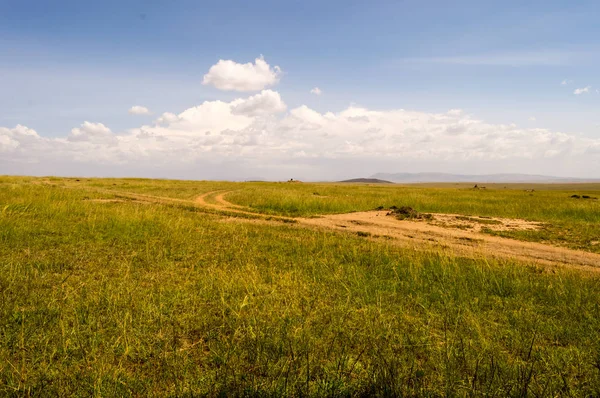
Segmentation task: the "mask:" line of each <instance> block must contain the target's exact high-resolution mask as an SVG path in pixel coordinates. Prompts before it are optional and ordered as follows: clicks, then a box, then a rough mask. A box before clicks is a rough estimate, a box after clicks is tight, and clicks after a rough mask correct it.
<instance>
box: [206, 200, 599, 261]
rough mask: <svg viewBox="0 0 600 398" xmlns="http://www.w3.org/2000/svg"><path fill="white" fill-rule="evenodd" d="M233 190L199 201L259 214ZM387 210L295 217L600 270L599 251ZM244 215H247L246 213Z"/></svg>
mask: <svg viewBox="0 0 600 398" xmlns="http://www.w3.org/2000/svg"><path fill="white" fill-rule="evenodd" d="M227 193H229V192H209V193H206V194H204V195H202V196H200V197H198V198H197V199H196V203H197V204H199V205H201V206H206V207H210V208H213V209H216V210H226V211H228V212H234V213H241V214H253V215H257V214H258V213H256V212H253V211H252V210H251V209H249V208H245V207H243V206H238V205H234V204H232V203H230V202H228V201H227V200H226V199H225V195H226V194H227ZM208 197H213V198H214V202H213V203H209V202H207V198H208ZM386 214H387V211H368V212H356V213H348V214H335V215H326V216H322V217H319V218H295V219H294V220H296V221H297V224H299V225H302V226H312V227H317V228H324V229H333V230H338V231H346V232H352V233H356V234H359V235H362V236H365V237H371V238H379V237H381V238H386V239H387V240H388V241H389V242H394V243H397V244H399V245H402V246H406V247H413V248H416V249H425V250H431V249H434V250H435V249H437V250H443V251H451V252H453V253H456V254H459V255H463V256H468V257H495V258H512V259H517V260H521V261H524V262H528V263H534V264H540V265H568V266H571V267H576V268H579V267H583V268H585V269H588V270H594V271H600V255H599V254H594V253H589V252H584V251H579V250H572V249H568V248H563V247H556V246H551V245H547V244H541V243H534V242H523V241H519V240H514V239H507V238H501V237H496V236H491V235H487V234H484V233H481V232H478V231H479V230H477V229H475V230H470V231H467V230H462V229H456V228H451V227H444V226H441V225H435V224H434V223H428V222H426V221H400V220H397V219H395V218H394V217H389V216H386ZM438 216H439V217H437V218H438V219H444V218H448V217H449V216H454V215H438ZM239 220H240V221H244V219H243V218H240V219H239ZM519 223H521V224H522V220H514V224H519Z"/></svg>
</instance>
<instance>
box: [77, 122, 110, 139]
mask: <svg viewBox="0 0 600 398" xmlns="http://www.w3.org/2000/svg"><path fill="white" fill-rule="evenodd" d="M112 137H113V133H112V132H111V131H110V129H109V128H108V127H106V126H105V125H103V124H102V123H90V122H83V124H82V125H81V126H80V127H76V128H74V129H72V130H71V134H69V136H68V137H67V140H69V141H90V142H91V141H104V140H105V139H107V138H112Z"/></svg>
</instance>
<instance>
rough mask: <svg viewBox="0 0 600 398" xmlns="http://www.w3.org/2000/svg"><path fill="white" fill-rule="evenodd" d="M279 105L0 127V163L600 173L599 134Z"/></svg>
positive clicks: (259, 99)
mask: <svg viewBox="0 0 600 398" xmlns="http://www.w3.org/2000/svg"><path fill="white" fill-rule="evenodd" d="M285 110H286V105H285V103H284V102H283V100H282V99H281V96H280V95H279V93H277V92H275V91H271V90H264V91H262V92H260V93H258V94H256V95H253V96H250V97H248V98H240V99H235V100H233V101H230V102H224V101H206V102H204V103H202V104H200V105H198V106H195V107H192V108H189V109H186V110H184V111H183V112H181V113H179V114H173V113H164V114H163V115H162V116H161V117H160V118H158V119H157V120H156V121H155V122H154V123H152V124H149V125H143V126H141V127H139V128H135V129H131V130H128V131H124V132H119V133H118V134H115V133H113V132H112V131H111V130H110V129H109V128H108V127H106V126H105V125H103V124H101V123H90V122H85V123H83V124H82V125H81V126H80V127H77V128H74V129H73V130H72V131H71V133H70V134H68V135H66V136H63V137H59V138H45V137H42V136H39V135H38V134H37V133H36V132H35V131H33V130H31V129H28V128H26V127H24V126H16V127H15V128H13V129H8V128H0V152H1V153H2V156H0V159H1V160H0V166H2V165H3V164H6V163H3V162H6V161H11V162H19V163H21V164H25V163H38V164H40V165H44V168H43V170H44V172H45V173H46V174H48V173H52V171H51V170H50V167H55V165H56V164H58V163H61V162H62V163H63V164H64V163H65V162H66V163H67V166H68V167H67V166H65V167H67V170H73V168H74V167H76V170H83V169H82V168H81V167H82V165H86V167H90V168H93V167H96V168H95V169H93V170H96V171H95V172H94V173H95V174H96V175H98V174H99V175H102V174H104V175H106V173H107V172H106V170H108V169H109V167H118V170H119V171H120V172H121V173H123V174H127V173H126V171H127V170H130V171H131V170H139V169H143V168H144V167H145V169H143V170H150V169H151V170H158V171H157V172H156V173H163V174H159V175H164V176H167V177H168V176H171V177H173V174H169V173H174V171H173V170H188V171H189V174H187V175H186V176H190V177H193V178H219V176H221V174H215V173H219V170H220V168H219V167H216V166H214V164H223V163H229V164H231V165H232V166H230V170H233V171H231V174H228V175H226V176H224V177H221V178H233V177H234V176H236V175H237V176H239V175H240V174H243V173H244V172H246V171H248V170H259V171H258V172H257V171H254V172H253V173H254V174H255V175H259V174H257V173H260V174H262V173H264V174H263V175H266V176H267V177H269V178H285V177H288V176H289V174H288V173H289V170H290V169H292V170H304V172H305V173H306V174H305V175H309V176H312V178H314V179H327V178H331V176H332V175H334V174H335V173H340V172H341V171H340V170H342V171H343V172H348V171H347V170H350V168H351V167H355V168H357V172H358V173H365V172H366V171H365V167H367V166H368V165H382V164H387V165H391V166H390V167H399V166H398V164H401V162H407V164H410V165H411V166H410V167H414V168H415V169H418V167H419V165H426V164H435V165H438V170H448V168H449V167H450V166H456V167H459V166H460V165H470V166H464V167H465V168H467V169H468V170H471V169H472V167H475V168H476V169H477V170H478V171H482V170H483V169H484V167H486V165H490V164H495V165H500V166H496V167H500V168H499V169H496V170H495V171H496V172H503V171H506V168H507V167H508V165H510V167H513V166H514V167H520V168H521V169H520V172H528V171H530V170H527V169H525V168H524V165H535V167H544V169H543V172H544V173H546V174H553V173H554V174H564V173H579V172H588V173H589V172H590V170H599V169H600V156H599V155H600V154H599V148H600V139H592V138H586V137H582V136H579V135H572V134H565V133H561V132H553V131H549V130H546V129H539V128H529V129H525V128H519V127H517V126H516V125H514V124H490V123H486V122H484V121H482V120H478V119H476V118H473V117H472V116H470V115H466V114H464V113H463V112H462V111H460V110H456V109H454V110H450V111H448V112H445V113H428V112H418V111H408V110H403V109H396V110H386V111H378V110H370V109H367V108H363V107H359V106H350V107H348V108H346V109H344V110H342V111H340V112H337V113H332V112H327V113H321V112H318V111H316V110H313V109H311V108H309V107H307V106H305V105H303V106H300V107H297V108H294V109H291V110H289V111H288V112H287V113H284V114H281V113H282V112H285ZM386 162H387V163H386ZM199 164H202V165H203V166H197V165H199ZM572 164H573V165H577V164H579V165H581V168H580V169H577V168H576V166H572V167H571V166H570V165H572ZM211 165H213V166H211ZM357 165H362V166H360V167H359V166H357ZM365 165H367V166H365ZM4 167H6V166H4ZM40 167H42V166H40ZM407 167H408V166H407ZM569 167H571V168H569ZM8 170H11V168H10V167H9V168H8ZM12 170H14V168H13V169H12ZM261 170H262V171H261ZM578 170H580V171H578ZM581 170H583V171H581ZM0 171H2V170H1V169H0ZM374 171H382V170H374ZM383 171H387V170H383ZM394 171H395V170H394ZM487 171H491V170H487ZM12 172H15V171H12ZM65 173H68V171H67V172H65ZM194 173H195V174H194ZM198 173H204V174H198ZM236 173H237V174H236ZM130 175H131V174H130ZM142 175H144V174H142ZM146 175H148V174H146ZM153 175H156V174H153ZM295 175H297V174H295ZM177 176H179V174H178V175H177Z"/></svg>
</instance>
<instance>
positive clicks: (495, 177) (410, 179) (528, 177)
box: [371, 173, 600, 183]
mask: <svg viewBox="0 0 600 398" xmlns="http://www.w3.org/2000/svg"><path fill="white" fill-rule="evenodd" d="M371 178H373V179H383V180H388V181H392V182H396V183H417V182H474V183H483V182H489V183H494V182H496V183H509V182H512V183H517V182H521V183H523V182H525V183H559V182H562V183H567V182H600V179H585V178H568V177H553V176H543V175H533V174H482V175H470V174H448V173H377V174H374V175H373V176H371Z"/></svg>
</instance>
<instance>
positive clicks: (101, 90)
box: [0, 0, 600, 172]
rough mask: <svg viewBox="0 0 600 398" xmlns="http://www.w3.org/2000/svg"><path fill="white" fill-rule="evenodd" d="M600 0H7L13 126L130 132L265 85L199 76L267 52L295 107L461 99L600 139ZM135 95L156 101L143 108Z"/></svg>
mask: <svg viewBox="0 0 600 398" xmlns="http://www.w3.org/2000/svg"><path fill="white" fill-rule="evenodd" d="M599 11H600V3H599V2H597V1H578V2H565V1H528V2H522V1H503V2H498V1H455V2H447V1H420V2H416V1H403V2H400V1H373V2H364V1H361V2H359V1H301V2H300V1H297V2H296V1H295V2H292V1H255V2H247V1H239V2H237V1H231V2H227V3H225V2H198V1H173V2H164V1H128V2H121V1H119V2H117V1H103V2H82V1H60V2H39V1H23V0H21V1H13V0H2V1H0V89H1V91H2V93H3V95H1V96H0V127H4V128H14V127H15V126H16V125H17V124H19V125H23V126H27V127H28V128H30V129H33V130H35V131H36V132H37V134H39V135H40V136H41V137H49V138H60V137H66V136H67V135H68V134H69V132H70V131H71V129H73V128H75V127H77V126H80V125H81V124H82V123H84V122H85V121H89V122H94V123H102V124H103V125H105V126H107V127H108V128H109V129H110V130H111V132H112V133H114V134H117V135H119V134H122V133H123V132H125V131H127V130H128V129H135V128H139V127H140V126H141V125H145V124H152V121H153V120H154V119H156V116H157V115H160V114H161V113H162V112H172V113H175V114H179V113H180V112H183V111H184V110H186V109H188V108H191V107H194V106H198V105H199V104H202V103H203V102H204V101H214V100H222V101H231V100H233V99H235V98H240V97H246V96H248V95H252V93H249V94H246V93H239V92H231V91H222V90H219V89H217V88H215V87H212V86H209V85H202V84H201V83H202V79H203V76H204V75H205V74H206V73H207V71H208V70H209V68H210V67H211V66H212V65H214V64H216V63H217V62H218V61H219V60H233V61H235V62H238V63H240V64H243V63H247V62H253V61H254V59H255V58H257V57H259V56H260V55H262V56H263V57H264V59H265V60H266V61H267V62H268V63H269V64H270V65H271V66H274V65H278V66H280V67H281V69H282V71H283V73H282V75H281V77H280V79H279V83H278V84H277V85H276V86H275V87H271V88H272V89H273V90H276V91H277V92H278V93H279V94H280V95H281V97H282V98H283V100H284V101H285V104H286V105H287V109H289V110H291V109H295V108H297V107H300V106H302V105H306V106H308V107H310V108H311V109H313V110H315V111H317V112H320V113H321V114H325V113H326V112H328V111H331V112H341V111H343V110H344V109H346V108H348V107H349V106H350V105H353V106H360V107H364V108H366V109H369V110H377V111H386V110H394V109H405V110H411V111H418V112H424V113H441V112H447V111H448V110H450V109H462V110H463V112H464V113H465V114H467V115H470V117H471V118H473V119H476V120H483V121H485V122H486V123H490V124H498V125H505V124H511V123H514V124H515V125H516V126H517V127H519V128H523V129H528V128H530V129H535V128H542V129H547V130H548V131H552V132H560V133H567V134H571V135H573V136H576V137H577V136H584V137H588V138H590V139H600V112H598V108H599V106H600V94H598V92H597V91H596V90H597V89H600V78H599V77H598V72H597V71H598V65H599V61H600V52H599V50H600V43H599V40H598V38H600V24H599V23H598V15H600V12H599ZM562 82H565V83H566V84H561V83H562ZM313 87H319V88H320V89H321V90H322V91H323V95H320V96H315V95H311V94H310V92H309V91H310V89H312V88H313ZM586 87H589V89H588V90H587V92H584V93H582V94H579V95H576V94H574V92H575V90H576V89H578V88H579V89H583V88H586ZM133 105H143V106H145V107H147V108H149V109H150V110H151V111H152V113H153V115H146V116H145V115H141V116H136V117H133V116H131V115H129V114H128V113H127V110H128V109H129V108H130V107H131V106H133ZM280 117H285V116H280ZM455 144H456V145H460V143H459V142H456V143H455ZM23 148H24V147H23V146H22V145H21V149H23ZM594 148H595V147H594ZM34 157H35V156H34ZM593 159H596V158H593ZM267 163H268V162H267ZM428 167H430V166H427V167H424V168H428ZM494 167H495V168H493V170H492V171H498V172H501V171H503V170H500V169H498V167H497V166H494ZM459 169H460V167H458V166H457V170H459ZM577 170H578V169H577ZM577 170H576V169H574V171H577ZM0 171H2V170H0ZM8 171H10V170H8Z"/></svg>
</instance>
